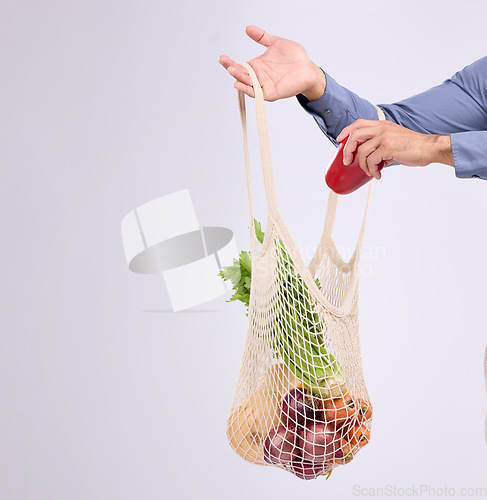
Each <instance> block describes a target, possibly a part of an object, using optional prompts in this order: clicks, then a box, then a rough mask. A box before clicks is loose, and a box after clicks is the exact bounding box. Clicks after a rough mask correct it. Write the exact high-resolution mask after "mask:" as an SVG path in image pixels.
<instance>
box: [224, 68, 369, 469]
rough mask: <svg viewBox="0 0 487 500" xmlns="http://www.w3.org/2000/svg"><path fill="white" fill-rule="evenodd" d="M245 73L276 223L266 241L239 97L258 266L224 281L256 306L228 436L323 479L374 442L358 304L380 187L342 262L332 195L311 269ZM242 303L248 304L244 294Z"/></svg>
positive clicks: (268, 460) (260, 458)
mask: <svg viewBox="0 0 487 500" xmlns="http://www.w3.org/2000/svg"><path fill="white" fill-rule="evenodd" d="M244 66H245V67H246V68H247V69H248V72H249V74H250V76H251V78H252V83H253V87H254V91H255V104H256V113H257V125H258V133H259V142H260V152H261V158H262V169H263V175H264V185H265V192H266V199H267V208H268V218H267V224H266V232H265V236H264V235H263V234H262V233H261V231H260V224H256V222H255V221H254V218H253V213H252V200H251V192H250V165H249V153H248V143H247V125H246V112H245V96H244V94H243V93H242V92H240V91H239V92H238V99H239V109H240V116H241V121H242V132H243V143H244V155H245V169H246V176H247V188H248V195H249V211H250V243H251V255H250V257H251V267H250V262H247V263H245V266H246V268H247V269H246V272H247V273H248V274H247V275H246V276H245V277H239V276H236V277H235V276H234V275H233V276H232V275H231V269H229V268H227V272H228V273H227V275H225V270H224V271H223V274H222V275H223V276H224V277H225V279H231V280H232V282H233V283H234V287H237V286H241V287H245V286H250V303H249V309H248V326H247V335H246V341H245V347H244V353H243V357H242V365H241V368H240V374H239V378H238V382H237V388H236V392H235V396H234V400H233V403H232V408H231V410H230V415H229V417H228V421H227V437H228V440H229V443H230V445H231V446H232V448H233V449H234V450H235V451H236V452H237V453H238V454H239V455H240V456H241V457H242V458H244V459H245V460H247V461H249V462H252V463H255V464H260V465H272V466H276V467H281V468H283V469H285V470H287V471H289V472H291V473H293V474H294V475H296V476H297V477H299V478H301V479H313V478H316V477H318V476H320V475H323V474H325V475H326V474H329V473H330V472H331V471H332V470H333V469H334V468H335V467H337V466H338V465H343V464H346V463H348V462H349V461H351V460H352V459H353V458H354V456H355V455H356V453H357V452H358V451H359V450H360V449H361V448H362V447H363V446H364V445H365V444H367V443H368V441H369V438H370V429H371V421H372V406H371V404H370V399H369V395H368V393H367V389H366V387H365V382H364V377H363V371H362V361H361V354H360V339H359V328H358V304H357V302H358V278H359V276H358V271H359V260H360V253H361V248H362V242H363V236H364V229H365V221H366V217H367V209H368V205H369V201H370V194H371V191H370V189H371V186H372V183H371V185H370V188H369V194H368V197H367V204H366V208H365V214H364V218H363V222H362V227H361V231H360V236H359V240H358V243H357V246H356V248H355V251H354V253H353V256H352V258H351V259H350V261H349V262H344V261H343V260H342V258H341V257H340V254H339V252H338V250H337V248H336V246H335V244H334V242H333V240H332V237H331V234H332V229H333V223H334V220H335V215H336V207H337V200H338V195H336V194H335V193H333V192H330V195H329V199H328V208H327V213H326V219H325V225H324V230H323V235H322V238H321V241H320V243H319V245H318V248H317V249H316V252H315V255H314V257H313V258H312V260H311V263H310V265H309V267H308V266H306V265H305V263H304V261H303V259H302V257H301V255H300V254H299V252H298V250H297V247H296V245H295V243H294V241H293V239H292V237H291V235H290V233H289V231H288V229H287V227H286V225H285V224H284V222H283V220H282V217H281V215H280V213H279V211H278V209H277V205H276V197H275V191H274V181H273V173H272V165H271V159H270V149H269V140H268V135H267V125H266V119H265V112H264V98H263V95H262V89H261V87H260V84H259V82H258V80H257V77H256V75H255V73H254V71H253V70H252V68H251V67H250V66H249V65H248V64H247V63H245V64H244ZM242 254H245V252H243V253H242ZM235 265H238V262H237V261H236V262H235ZM239 278H240V281H239ZM236 298H238V299H240V300H243V299H242V292H241V291H240V290H239V289H237V293H236V294H235V296H234V297H233V298H232V299H233V300H235V299H236ZM243 301H244V300H243Z"/></svg>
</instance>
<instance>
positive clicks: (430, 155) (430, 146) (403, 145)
mask: <svg viewBox="0 0 487 500" xmlns="http://www.w3.org/2000/svg"><path fill="white" fill-rule="evenodd" d="M346 137H348V141H347V144H346V146H345V147H344V149H343V163H344V165H349V164H350V163H352V160H353V153H354V152H355V151H357V155H358V160H359V164H360V168H361V169H362V170H363V171H364V172H365V173H366V174H367V175H368V176H374V177H375V178H376V179H380V178H381V173H380V171H379V164H380V163H381V162H384V163H385V166H388V165H391V164H392V163H401V164H402V165H407V166H419V167H424V166H426V165H429V164H430V163H435V162H436V163H445V164H447V165H453V155H452V151H451V141H450V136H448V135H434V134H421V133H419V132H414V131H413V130H410V129H408V128H405V127H402V126H400V125H397V124H396V123H392V122H390V121H387V120H383V121H377V120H356V121H355V122H354V123H352V124H351V125H349V126H348V127H345V128H344V129H343V130H342V131H341V133H340V135H339V136H338V137H337V140H338V141H339V142H342V141H343V140H344V139H345V138H346Z"/></svg>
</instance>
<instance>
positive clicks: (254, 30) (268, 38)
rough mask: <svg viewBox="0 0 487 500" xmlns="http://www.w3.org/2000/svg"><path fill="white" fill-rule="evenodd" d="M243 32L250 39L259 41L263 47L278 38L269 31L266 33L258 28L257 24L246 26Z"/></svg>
mask: <svg viewBox="0 0 487 500" xmlns="http://www.w3.org/2000/svg"><path fill="white" fill-rule="evenodd" d="M245 32H246V33H247V35H248V36H249V37H250V38H252V40H254V41H255V42H257V43H260V44H261V45H263V46H264V47H269V45H272V44H273V43H274V42H275V41H276V40H277V39H278V38H279V37H277V36H274V35H271V34H270V33H266V32H265V31H264V30H263V29H262V28H258V27H257V26H247V28H246V29H245Z"/></svg>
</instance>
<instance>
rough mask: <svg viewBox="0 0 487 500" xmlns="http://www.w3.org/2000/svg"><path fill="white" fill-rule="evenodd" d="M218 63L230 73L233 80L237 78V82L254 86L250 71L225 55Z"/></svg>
mask: <svg viewBox="0 0 487 500" xmlns="http://www.w3.org/2000/svg"><path fill="white" fill-rule="evenodd" d="M218 62H219V63H220V64H221V65H222V66H223V67H224V68H225V69H226V70H227V71H228V73H229V74H230V75H231V76H233V78H235V80H237V82H240V83H243V84H244V85H250V86H251V85H252V80H251V78H250V75H249V73H248V71H247V70H246V69H245V68H244V67H243V66H242V65H241V64H237V63H236V62H235V61H233V60H232V59H230V58H229V57H228V56H225V55H222V56H220V59H219V60H218ZM242 92H243V91H242Z"/></svg>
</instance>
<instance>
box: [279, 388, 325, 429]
mask: <svg viewBox="0 0 487 500" xmlns="http://www.w3.org/2000/svg"><path fill="white" fill-rule="evenodd" d="M280 407H281V420H282V422H283V423H284V425H287V426H288V427H302V426H304V425H306V424H307V423H309V422H310V421H313V420H323V410H322V408H321V405H320V401H319V400H318V399H317V398H315V397H313V396H312V395H311V394H310V393H309V391H308V390H307V389H305V388H303V387H297V388H295V389H291V390H290V391H289V392H287V393H286V394H284V397H283V398H282V400H281V404H280Z"/></svg>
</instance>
